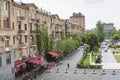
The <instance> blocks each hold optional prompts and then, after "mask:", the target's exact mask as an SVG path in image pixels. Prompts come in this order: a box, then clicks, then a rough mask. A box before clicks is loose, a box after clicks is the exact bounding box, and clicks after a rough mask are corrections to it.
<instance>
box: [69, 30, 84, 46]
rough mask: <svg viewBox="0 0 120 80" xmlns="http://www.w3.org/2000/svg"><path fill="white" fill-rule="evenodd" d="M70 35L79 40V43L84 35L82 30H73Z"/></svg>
mask: <svg viewBox="0 0 120 80" xmlns="http://www.w3.org/2000/svg"><path fill="white" fill-rule="evenodd" d="M70 35H71V37H72V38H73V39H75V40H77V41H78V42H79V44H80V43H81V41H82V39H81V38H82V35H81V32H80V31H79V30H75V31H71V33H70Z"/></svg>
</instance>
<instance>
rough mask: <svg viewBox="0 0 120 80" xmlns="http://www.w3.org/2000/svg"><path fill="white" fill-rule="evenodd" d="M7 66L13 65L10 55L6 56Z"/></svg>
mask: <svg viewBox="0 0 120 80" xmlns="http://www.w3.org/2000/svg"><path fill="white" fill-rule="evenodd" d="M6 64H7V65H8V64H11V55H10V54H9V55H7V56H6Z"/></svg>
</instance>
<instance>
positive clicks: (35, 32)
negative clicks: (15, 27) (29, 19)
mask: <svg viewBox="0 0 120 80" xmlns="http://www.w3.org/2000/svg"><path fill="white" fill-rule="evenodd" d="M30 34H36V35H37V34H38V35H39V33H38V32H37V30H31V31H30Z"/></svg>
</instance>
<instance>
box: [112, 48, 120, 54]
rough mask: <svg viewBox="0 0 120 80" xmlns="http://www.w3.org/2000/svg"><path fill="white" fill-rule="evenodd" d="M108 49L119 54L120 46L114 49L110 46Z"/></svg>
mask: <svg viewBox="0 0 120 80" xmlns="http://www.w3.org/2000/svg"><path fill="white" fill-rule="evenodd" d="M110 50H111V52H112V53H113V54H120V48H116V49H114V48H110Z"/></svg>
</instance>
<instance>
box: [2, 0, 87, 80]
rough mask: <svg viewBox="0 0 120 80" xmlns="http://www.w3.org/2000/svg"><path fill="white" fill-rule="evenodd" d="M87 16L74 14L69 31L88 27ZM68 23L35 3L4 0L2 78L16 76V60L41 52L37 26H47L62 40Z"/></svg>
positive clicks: (8, 79)
mask: <svg viewBox="0 0 120 80" xmlns="http://www.w3.org/2000/svg"><path fill="white" fill-rule="evenodd" d="M84 18H85V17H84V16H83V15H82V14H81V15H79V16H76V15H73V16H71V17H70V20H69V21H68V22H67V24H68V26H69V31H71V30H78V29H79V30H80V31H84V29H85V19H84ZM77 20H78V21H77ZM65 23H66V20H64V19H60V18H59V16H58V15H51V14H49V13H48V12H45V11H44V10H41V9H39V8H38V7H37V6H36V5H35V4H33V3H27V4H26V3H21V2H14V0H0V80H14V73H15V69H14V61H16V60H23V58H27V57H28V56H32V57H34V56H35V55H36V54H37V41H36V37H37V35H39V34H38V33H37V29H40V28H46V29H47V31H48V35H51V34H53V35H54V39H55V40H58V39H61V34H60V33H61V31H63V32H65ZM8 63H9V64H8ZM5 76H7V77H5Z"/></svg>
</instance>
